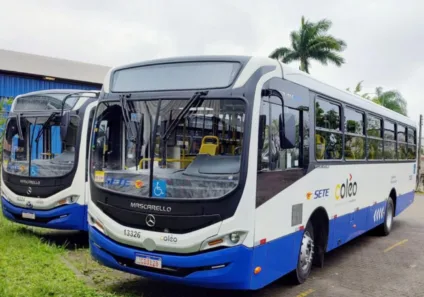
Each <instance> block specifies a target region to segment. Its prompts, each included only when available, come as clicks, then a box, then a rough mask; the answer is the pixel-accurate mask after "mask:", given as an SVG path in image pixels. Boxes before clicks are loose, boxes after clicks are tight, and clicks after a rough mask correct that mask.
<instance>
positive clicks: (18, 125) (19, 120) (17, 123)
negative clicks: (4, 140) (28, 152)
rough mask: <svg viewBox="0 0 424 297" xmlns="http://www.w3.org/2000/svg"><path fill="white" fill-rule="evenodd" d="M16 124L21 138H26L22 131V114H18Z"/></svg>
mask: <svg viewBox="0 0 424 297" xmlns="http://www.w3.org/2000/svg"><path fill="white" fill-rule="evenodd" d="M16 126H17V127H18V135H19V139H20V140H24V133H23V132H22V127H21V114H19V113H18V114H17V115H16Z"/></svg>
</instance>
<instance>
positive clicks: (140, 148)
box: [91, 96, 246, 199]
mask: <svg viewBox="0 0 424 297" xmlns="http://www.w3.org/2000/svg"><path fill="white" fill-rule="evenodd" d="M192 99H193V98H187V99H181V100H175V99H173V100H165V99H163V100H138V101H136V100H128V101H120V102H114V103H111V102H107V103H99V106H98V109H97V113H96V120H95V127H94V136H93V144H92V158H91V162H92V163H91V168H92V176H93V178H94V182H95V183H96V184H97V185H98V186H99V187H102V188H106V189H108V190H111V191H116V192H121V193H125V194H129V195H131V196H137V197H150V198H178V199H202V198H218V197H222V196H224V195H226V194H228V193H229V192H231V191H232V190H234V189H235V188H236V187H237V185H238V181H239V172H240V164H241V151H242V147H243V135H244V124H245V108H246V105H245V102H244V101H243V100H241V99H234V98H230V99H224V98H222V99H209V98H207V97H205V98H202V97H200V96H198V97H197V99H196V98H194V99H195V100H192ZM123 105H125V106H123Z"/></svg>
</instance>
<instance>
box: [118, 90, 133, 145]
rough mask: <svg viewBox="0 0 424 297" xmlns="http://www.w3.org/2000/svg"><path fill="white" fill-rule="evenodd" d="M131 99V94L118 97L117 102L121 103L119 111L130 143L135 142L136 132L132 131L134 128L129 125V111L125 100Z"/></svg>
mask: <svg viewBox="0 0 424 297" xmlns="http://www.w3.org/2000/svg"><path fill="white" fill-rule="evenodd" d="M129 97H131V94H127V95H119V101H120V103H121V110H122V117H123V120H124V124H125V128H126V130H127V133H129V134H130V135H129V137H128V138H129V140H130V141H131V142H137V131H134V127H133V126H132V125H131V118H130V115H129V113H130V110H129V108H128V106H127V98H129Z"/></svg>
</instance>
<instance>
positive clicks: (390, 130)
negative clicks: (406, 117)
mask: <svg viewBox="0 0 424 297" xmlns="http://www.w3.org/2000/svg"><path fill="white" fill-rule="evenodd" d="M384 139H390V140H395V124H394V123H393V122H389V121H384Z"/></svg>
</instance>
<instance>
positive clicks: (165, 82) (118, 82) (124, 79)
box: [112, 61, 241, 92]
mask: <svg viewBox="0 0 424 297" xmlns="http://www.w3.org/2000/svg"><path fill="white" fill-rule="evenodd" d="M240 68H241V65H240V64H239V63H236V62H218V61H216V62H180V63H168V64H157V65H146V66H139V67H133V68H126V69H120V70H117V71H116V72H115V73H114V75H113V81H112V91H114V92H140V91H159V90H188V89H191V90H193V89H210V88H224V87H228V86H229V85H230V84H231V83H232V82H233V81H234V79H235V77H236V75H237V74H238V72H239V70H240Z"/></svg>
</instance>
